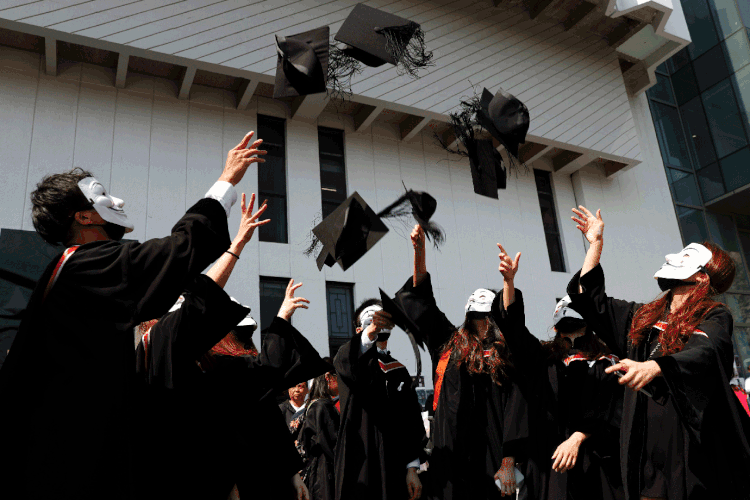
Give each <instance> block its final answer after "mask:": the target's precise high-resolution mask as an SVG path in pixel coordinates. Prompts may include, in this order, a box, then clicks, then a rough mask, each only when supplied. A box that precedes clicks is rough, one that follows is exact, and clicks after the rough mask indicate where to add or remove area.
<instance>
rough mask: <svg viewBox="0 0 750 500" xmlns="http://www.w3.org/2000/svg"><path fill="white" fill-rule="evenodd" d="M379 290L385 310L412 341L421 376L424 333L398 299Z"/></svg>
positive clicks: (418, 373) (418, 372)
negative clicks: (421, 351)
mask: <svg viewBox="0 0 750 500" xmlns="http://www.w3.org/2000/svg"><path fill="white" fill-rule="evenodd" d="M378 290H380V300H381V302H383V310H384V311H385V312H387V313H388V314H390V315H391V321H393V324H394V325H396V326H397V327H399V328H401V329H402V330H403V331H405V332H406V335H407V336H408V337H409V340H410V341H411V345H412V347H413V348H414V357H415V358H416V360H417V376H419V375H420V374H421V373H422V356H421V355H420V354H419V347H421V348H423V349H424V347H425V342H424V338H423V337H422V332H421V331H420V329H419V327H418V326H417V324H416V323H415V322H414V321H412V319H411V318H409V315H408V314H406V311H404V308H403V306H402V304H401V303H400V301H399V300H398V297H396V298H395V299H392V298H390V297H389V296H388V295H387V294H386V293H385V292H384V291H383V289H382V288H378Z"/></svg>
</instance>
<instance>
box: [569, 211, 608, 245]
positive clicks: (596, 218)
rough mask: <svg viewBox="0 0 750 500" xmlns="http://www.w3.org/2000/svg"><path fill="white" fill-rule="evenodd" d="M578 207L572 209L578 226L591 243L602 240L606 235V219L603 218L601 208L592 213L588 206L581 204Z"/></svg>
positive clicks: (574, 220)
mask: <svg viewBox="0 0 750 500" xmlns="http://www.w3.org/2000/svg"><path fill="white" fill-rule="evenodd" d="M578 208H580V210H578V209H575V208H574V209H572V210H573V213H574V214H575V216H573V217H571V219H573V222H575V223H576V227H577V228H578V229H579V230H580V231H581V232H582V233H583V235H584V236H585V237H586V239H587V240H588V242H589V243H594V242H595V241H597V240H601V239H602V237H603V236H604V221H603V220H602V211H601V209H599V210H597V211H596V215H594V214H592V213H591V212H590V211H589V209H588V208H586V207H584V206H583V205H579V206H578Z"/></svg>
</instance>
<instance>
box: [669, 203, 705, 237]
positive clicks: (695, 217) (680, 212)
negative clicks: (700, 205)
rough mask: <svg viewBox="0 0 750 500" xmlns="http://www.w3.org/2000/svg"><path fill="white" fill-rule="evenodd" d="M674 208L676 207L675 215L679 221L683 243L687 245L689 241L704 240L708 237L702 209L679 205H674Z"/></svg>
mask: <svg viewBox="0 0 750 500" xmlns="http://www.w3.org/2000/svg"><path fill="white" fill-rule="evenodd" d="M675 208H676V209H677V217H678V218H679V221H680V230H681V231H682V241H683V243H684V244H685V245H688V244H690V243H700V242H701V241H706V240H707V239H708V230H707V229H706V221H705V220H704V218H703V211H702V210H696V209H694V208H687V207H681V206H679V205H676V206H675Z"/></svg>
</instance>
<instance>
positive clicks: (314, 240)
mask: <svg viewBox="0 0 750 500" xmlns="http://www.w3.org/2000/svg"><path fill="white" fill-rule="evenodd" d="M322 220H323V213H322V212H318V213H317V214H315V217H313V220H312V225H311V228H310V233H309V234H308V235H307V241H309V242H310V243H309V244H308V246H307V248H306V249H305V250H304V252H303V253H304V254H305V257H309V256H311V255H312V254H314V253H315V252H316V251H317V250H318V248H320V246H321V245H322V243H321V242H320V240H319V239H318V237H317V236H315V233H314V232H313V228H314V227H315V226H317V225H318V224H320V222H321V221H322Z"/></svg>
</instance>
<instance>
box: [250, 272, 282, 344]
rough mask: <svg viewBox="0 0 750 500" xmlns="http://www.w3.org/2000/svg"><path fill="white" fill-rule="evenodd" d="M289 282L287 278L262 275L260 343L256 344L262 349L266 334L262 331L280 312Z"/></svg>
mask: <svg viewBox="0 0 750 500" xmlns="http://www.w3.org/2000/svg"><path fill="white" fill-rule="evenodd" d="M288 284H289V280H288V279H287V278H266V277H263V276H261V277H260V320H259V323H260V331H261V337H260V342H261V343H260V344H256V346H257V347H258V349H260V346H261V344H262V343H263V337H265V334H264V333H262V332H263V331H265V329H266V328H268V327H269V326H271V323H272V322H273V318H275V317H276V315H277V314H278V313H279V308H281V304H282V303H283V302H284V296H285V295H286V287H287V285H288ZM256 338H257V337H256Z"/></svg>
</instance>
